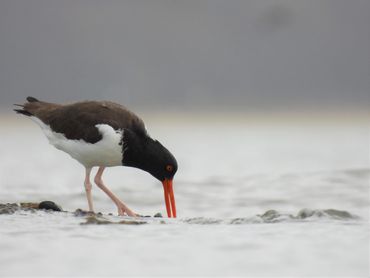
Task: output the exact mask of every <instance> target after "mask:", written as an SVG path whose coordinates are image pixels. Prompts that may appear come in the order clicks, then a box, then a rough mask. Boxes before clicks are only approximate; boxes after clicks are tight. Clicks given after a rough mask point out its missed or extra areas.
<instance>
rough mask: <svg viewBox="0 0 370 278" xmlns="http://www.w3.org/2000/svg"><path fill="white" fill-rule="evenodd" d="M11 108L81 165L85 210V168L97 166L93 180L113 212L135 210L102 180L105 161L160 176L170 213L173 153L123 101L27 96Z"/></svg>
mask: <svg viewBox="0 0 370 278" xmlns="http://www.w3.org/2000/svg"><path fill="white" fill-rule="evenodd" d="M27 101H28V102H26V103H25V104H23V105H19V104H15V105H16V106H19V107H21V108H20V109H14V111H16V112H17V113H20V114H23V115H26V116H28V117H30V118H31V119H32V120H34V121H35V122H36V123H37V124H38V125H39V126H40V127H41V129H42V130H43V132H44V133H45V135H46V137H47V138H48V140H49V142H50V144H52V145H53V146H54V147H56V148H57V149H59V150H62V151H64V152H66V153H68V154H69V155H70V156H71V157H72V158H74V159H76V160H77V161H78V162H80V163H81V164H82V165H83V166H84V167H85V169H86V175H85V182H84V186H85V190H86V197H87V202H88V206H89V210H90V211H94V207H93V201H92V195H91V187H92V185H91V182H90V174H91V169H92V168H93V167H99V168H98V171H97V173H96V176H95V178H94V182H95V183H96V185H97V186H98V187H99V188H100V189H101V190H103V191H104V192H105V193H106V194H107V195H108V196H109V197H110V198H111V199H112V201H113V202H114V203H115V204H116V206H117V208H118V214H119V215H128V216H138V215H137V214H136V213H134V212H133V211H132V210H131V209H129V208H128V206H127V205H126V204H125V203H123V202H122V201H121V200H120V199H119V198H118V197H117V196H116V195H114V194H113V192H111V191H110V190H109V189H108V187H107V186H106V185H105V184H104V182H103V180H102V175H103V171H104V169H105V168H106V167H112V166H120V165H121V166H128V167H135V168H139V169H142V170H144V171H146V172H148V173H150V174H151V175H152V176H154V177H155V178H157V179H158V180H160V181H161V182H162V184H163V188H164V199H165V203H166V210H167V215H168V217H176V204H175V197H174V193H173V186H172V180H173V177H174V175H175V173H176V171H177V162H176V159H175V157H174V156H173V155H172V154H171V153H170V152H169V151H168V150H167V149H166V148H165V147H164V146H163V145H162V144H161V143H159V142H158V141H157V140H153V139H152V138H151V137H150V136H149V135H148V133H147V131H146V129H145V125H144V122H143V121H142V120H141V119H140V118H139V117H138V116H136V115H135V114H134V113H132V112H131V111H129V110H128V109H127V108H125V107H124V106H122V105H120V104H117V103H113V102H109V101H84V102H77V103H73V104H67V105H61V104H55V103H48V102H43V101H39V100H38V99H36V98H34V97H28V98H27Z"/></svg>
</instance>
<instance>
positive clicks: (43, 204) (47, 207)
mask: <svg viewBox="0 0 370 278" xmlns="http://www.w3.org/2000/svg"><path fill="white" fill-rule="evenodd" d="M38 209H45V210H53V211H62V208H61V207H60V206H58V205H57V204H56V203H54V202H52V201H43V202H41V203H40V204H39V206H38Z"/></svg>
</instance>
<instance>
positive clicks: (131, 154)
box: [122, 130, 151, 171]
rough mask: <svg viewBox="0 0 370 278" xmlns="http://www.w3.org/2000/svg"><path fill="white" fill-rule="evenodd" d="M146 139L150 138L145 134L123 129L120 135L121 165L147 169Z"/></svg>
mask: <svg viewBox="0 0 370 278" xmlns="http://www.w3.org/2000/svg"><path fill="white" fill-rule="evenodd" d="M148 140H151V139H150V138H149V137H147V136H143V135H141V134H140V135H138V134H136V133H135V132H133V131H131V130H124V132H123V136H122V154H123V156H122V165H123V166H128V167H135V168H140V169H142V170H144V171H148V168H149V167H150V165H149V163H148V162H149V161H148V159H147V151H146V144H145V143H146V142H147V141H148Z"/></svg>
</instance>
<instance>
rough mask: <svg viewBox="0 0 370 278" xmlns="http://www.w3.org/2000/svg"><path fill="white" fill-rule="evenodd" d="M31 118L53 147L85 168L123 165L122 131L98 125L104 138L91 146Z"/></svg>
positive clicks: (105, 125)
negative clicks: (71, 138) (70, 138)
mask: <svg viewBox="0 0 370 278" xmlns="http://www.w3.org/2000/svg"><path fill="white" fill-rule="evenodd" d="M31 118H32V120H33V121H35V122H36V123H37V124H38V125H39V126H40V127H41V129H42V130H43V132H44V133H45V135H46V137H47V138H48V140H49V143H50V144H51V145H53V146H54V147H56V148H57V149H59V150H62V151H64V152H66V153H68V154H69V155H70V156H71V157H72V158H74V159H76V160H77V161H78V162H80V163H81V164H82V165H84V166H85V167H88V168H91V167H93V166H105V167H112V166H120V165H122V155H123V154H122V146H121V145H120V143H121V140H122V136H123V131H122V130H119V131H116V130H114V129H113V128H112V127H111V126H110V125H107V124H98V125H96V128H97V129H98V130H99V132H100V134H101V135H102V137H103V138H102V140H100V141H98V142H96V143H95V144H91V143H87V142H85V141H84V140H69V139H67V138H66V137H65V136H64V135H63V134H62V133H57V132H54V131H52V129H51V128H50V126H48V125H46V124H44V123H43V122H42V121H41V120H39V119H38V118H36V117H31Z"/></svg>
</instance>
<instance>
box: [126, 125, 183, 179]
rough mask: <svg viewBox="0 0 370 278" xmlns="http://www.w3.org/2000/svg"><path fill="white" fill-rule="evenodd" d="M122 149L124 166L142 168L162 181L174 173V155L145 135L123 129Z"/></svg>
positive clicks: (171, 176) (175, 163)
mask: <svg viewBox="0 0 370 278" xmlns="http://www.w3.org/2000/svg"><path fill="white" fill-rule="evenodd" d="M122 150H123V160H122V164H123V165H124V166H129V167H136V168H139V169H142V170H144V171H146V172H148V173H150V174H151V175H152V176H154V177H155V178H157V179H158V180H160V181H162V182H163V181H164V180H172V179H173V176H174V175H175V174H176V171H177V161H176V159H175V157H174V156H173V155H172V154H171V153H170V151H169V150H167V149H166V148H165V147H164V146H163V145H162V144H161V143H159V142H158V141H157V140H153V139H152V138H150V137H149V136H147V135H143V134H136V133H135V132H133V131H131V130H124V133H123V141H122Z"/></svg>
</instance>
